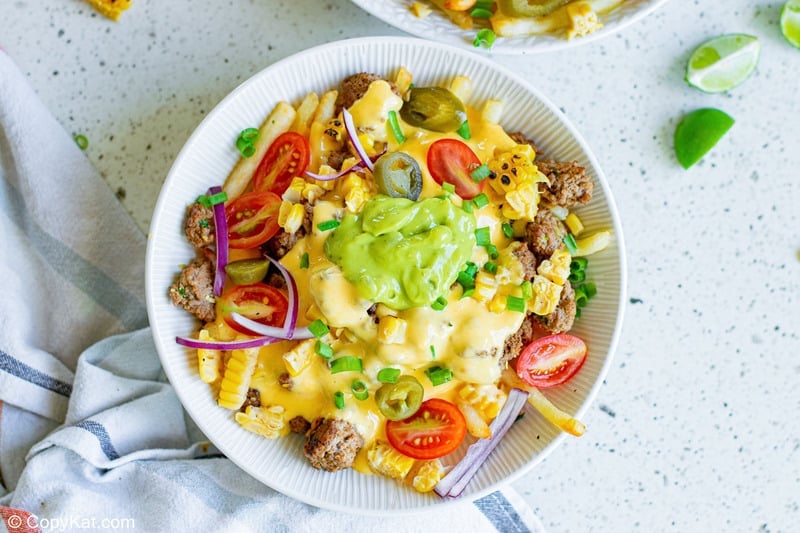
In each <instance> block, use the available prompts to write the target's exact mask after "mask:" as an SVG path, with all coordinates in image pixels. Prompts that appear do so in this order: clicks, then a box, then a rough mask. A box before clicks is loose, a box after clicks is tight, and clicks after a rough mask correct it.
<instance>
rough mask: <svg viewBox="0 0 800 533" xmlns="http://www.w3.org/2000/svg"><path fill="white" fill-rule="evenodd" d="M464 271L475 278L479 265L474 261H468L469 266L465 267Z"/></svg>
mask: <svg viewBox="0 0 800 533" xmlns="http://www.w3.org/2000/svg"><path fill="white" fill-rule="evenodd" d="M464 272H466V273H467V274H469V275H470V276H472V277H473V278H474V277H475V276H476V275H477V274H478V265H476V264H475V263H473V262H472V261H467V266H466V268H464Z"/></svg>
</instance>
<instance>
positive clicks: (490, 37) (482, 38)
mask: <svg viewBox="0 0 800 533" xmlns="http://www.w3.org/2000/svg"><path fill="white" fill-rule="evenodd" d="M496 38H497V36H496V35H495V34H494V32H493V31H492V30H490V29H489V28H483V29H481V30H478V33H476V34H475V40H474V41H472V45H473V46H474V47H475V48H478V47H480V46H482V47H484V48H491V47H492V45H493V44H494V40H495V39H496Z"/></svg>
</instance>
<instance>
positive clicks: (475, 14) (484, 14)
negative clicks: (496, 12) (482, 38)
mask: <svg viewBox="0 0 800 533" xmlns="http://www.w3.org/2000/svg"><path fill="white" fill-rule="evenodd" d="M469 16H470V17H472V18H476V19H488V18H489V17H491V16H492V12H491V11H489V10H488V9H480V8H475V9H473V10H472V11H470V12H469Z"/></svg>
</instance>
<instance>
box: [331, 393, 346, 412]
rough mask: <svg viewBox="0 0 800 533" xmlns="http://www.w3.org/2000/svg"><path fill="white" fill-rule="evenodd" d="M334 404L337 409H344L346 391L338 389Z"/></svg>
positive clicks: (334, 394) (334, 396) (334, 395)
mask: <svg viewBox="0 0 800 533" xmlns="http://www.w3.org/2000/svg"><path fill="white" fill-rule="evenodd" d="M333 404H334V405H335V406H336V408H337V409H344V393H343V392H342V391H340V390H337V391H336V392H334V393H333Z"/></svg>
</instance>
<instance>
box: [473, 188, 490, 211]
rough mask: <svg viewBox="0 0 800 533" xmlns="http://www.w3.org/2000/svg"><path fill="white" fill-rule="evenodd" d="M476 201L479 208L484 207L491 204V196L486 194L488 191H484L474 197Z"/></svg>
mask: <svg viewBox="0 0 800 533" xmlns="http://www.w3.org/2000/svg"><path fill="white" fill-rule="evenodd" d="M472 201H473V202H475V207H477V208H478V209H483V208H484V207H486V206H487V205H489V197H488V196H486V193H484V192H482V193H480V194H479V195H478V196H476V197H475V198H473V199H472Z"/></svg>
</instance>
